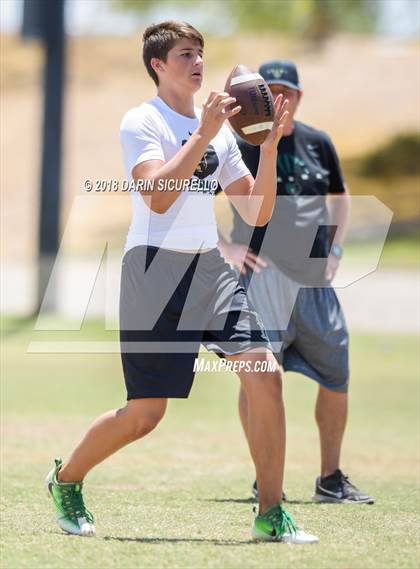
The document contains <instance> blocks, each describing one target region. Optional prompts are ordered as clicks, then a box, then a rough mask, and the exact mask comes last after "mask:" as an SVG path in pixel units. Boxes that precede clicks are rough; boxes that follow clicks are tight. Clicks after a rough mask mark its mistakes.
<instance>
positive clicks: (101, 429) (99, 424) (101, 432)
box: [57, 398, 167, 482]
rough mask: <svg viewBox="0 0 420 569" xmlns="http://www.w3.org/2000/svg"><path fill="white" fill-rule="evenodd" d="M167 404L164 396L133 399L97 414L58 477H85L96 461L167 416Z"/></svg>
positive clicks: (68, 480) (66, 480) (148, 429)
mask: <svg viewBox="0 0 420 569" xmlns="http://www.w3.org/2000/svg"><path fill="white" fill-rule="evenodd" d="M166 404H167V400H166V399H164V398H150V399H130V401H128V402H127V405H126V406H125V407H123V408H122V409H116V410H113V411H108V412H107V413H104V414H103V415H101V416H100V417H98V418H97V419H96V421H95V422H94V423H93V424H92V426H91V427H90V429H89V430H88V431H87V433H86V434H85V436H84V437H83V439H82V440H81V441H80V443H79V444H78V445H77V447H76V448H75V449H74V451H73V453H72V454H71V456H70V458H69V460H68V461H67V462H65V463H64V464H63V466H62V467H61V469H60V471H59V472H58V475H57V478H58V481H59V482H76V481H81V480H83V479H84V477H85V476H86V474H87V473H88V472H89V470H90V469H91V468H93V467H94V466H95V465H96V464H99V463H100V462H102V461H103V460H104V459H105V458H107V457H108V456H110V455H111V454H113V453H115V452H116V451H117V450H119V449H120V448H122V447H123V446H125V445H127V444H129V443H131V442H133V441H135V440H137V439H140V438H141V437H144V436H145V435H147V433H150V431H152V430H153V429H154V428H155V427H156V425H157V424H158V423H159V421H160V420H161V419H162V417H163V416H164V414H165V410H166Z"/></svg>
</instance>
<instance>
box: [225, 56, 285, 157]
mask: <svg viewBox="0 0 420 569" xmlns="http://www.w3.org/2000/svg"><path fill="white" fill-rule="evenodd" d="M225 91H226V92H227V93H229V95H230V96H231V97H235V98H236V101H237V102H236V103H235V104H234V105H232V106H236V105H241V111H240V112H239V113H238V114H236V115H235V116H233V117H232V118H231V119H229V122H230V124H231V125H232V128H233V130H234V131H235V132H236V133H237V134H239V136H240V137H241V138H243V139H244V140H246V141H247V142H249V144H252V145H254V146H258V145H259V144H262V143H263V142H264V140H265V139H266V138H267V135H268V133H269V132H270V130H271V127H272V126H273V115H274V100H273V96H272V94H271V91H270V89H269V87H268V85H267V83H266V82H265V81H264V79H263V78H262V77H261V75H260V74H259V73H254V72H253V71H251V70H250V69H249V68H248V67H246V66H245V65H236V66H235V67H234V68H233V69H232V72H231V73H230V75H229V77H228V78H227V81H226V86H225Z"/></svg>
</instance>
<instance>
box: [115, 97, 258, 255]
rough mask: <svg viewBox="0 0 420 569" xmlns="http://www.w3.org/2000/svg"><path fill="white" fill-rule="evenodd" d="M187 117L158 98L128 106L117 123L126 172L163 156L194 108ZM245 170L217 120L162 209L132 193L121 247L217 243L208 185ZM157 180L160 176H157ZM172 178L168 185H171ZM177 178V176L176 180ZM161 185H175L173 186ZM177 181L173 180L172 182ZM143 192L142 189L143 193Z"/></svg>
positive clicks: (173, 148)
mask: <svg viewBox="0 0 420 569" xmlns="http://www.w3.org/2000/svg"><path fill="white" fill-rule="evenodd" d="M195 111H196V117H194V118H190V117H186V116H184V115H180V114H179V113H177V112H175V111H174V110H172V109H171V108H170V107H169V106H168V105H167V104H166V103H165V102H164V101H163V100H162V99H160V98H159V97H155V98H154V99H152V100H151V101H149V102H148V103H143V104H142V105H140V106H139V107H135V108H133V109H130V110H129V111H128V112H127V113H126V114H125V116H124V118H123V120H122V123H121V128H120V140H121V145H122V150H123V157H124V164H125V170H126V176H127V178H128V179H129V180H132V171H133V168H134V167H135V166H137V165H138V164H141V163H142V162H146V161H147V160H163V161H164V162H167V161H169V160H170V159H171V158H172V157H173V156H174V155H175V154H176V153H177V152H178V151H179V149H180V148H181V147H182V145H183V144H185V142H186V141H187V140H188V139H189V137H190V136H191V134H192V133H193V132H194V131H195V130H196V128H197V127H198V124H199V119H200V110H199V109H196V110H195ZM248 174H249V170H248V168H247V167H246V166H245V164H244V163H243V161H242V157H241V153H240V151H239V149H238V146H237V144H236V141H235V138H234V136H233V135H232V133H231V131H230V129H229V127H228V126H227V125H223V127H222V128H221V129H220V131H219V132H218V134H217V136H216V137H215V138H214V139H213V140H211V141H210V144H209V145H208V147H207V149H206V152H205V153H204V155H203V157H202V159H201V161H200V163H199V165H198V167H197V169H196V170H195V172H194V174H193V176H192V178H191V180H190V181H188V182H187V187H185V186H184V190H183V191H181V195H180V196H179V197H178V198H177V199H176V200H175V202H174V203H173V204H172V206H171V207H170V208H169V209H168V210H167V211H166V212H165V213H163V214H159V213H155V212H153V211H152V210H151V209H150V208H149V207H148V205H147V203H146V201H147V198H146V200H145V199H143V197H142V195H141V194H140V193H132V205H133V210H132V219H131V225H130V229H129V231H128V235H127V241H126V246H125V251H128V250H129V249H131V248H133V247H136V246H137V245H153V246H155V247H163V248H166V249H183V250H195V251H197V250H199V249H207V248H213V247H216V246H217V241H218V237H217V226H216V217H215V213H214V203H213V201H214V191H215V189H216V188H217V184H218V183H219V184H220V186H221V187H222V189H224V188H226V187H227V186H229V184H231V183H232V182H234V181H235V180H238V179H239V178H242V177H243V176H246V175H248ZM161 182H162V183H164V182H165V181H164V180H162V181H161ZM174 182H175V181H173V182H172V186H171V187H172V188H175V187H176V186H175V183H174ZM180 183H183V182H178V184H180ZM168 187H169V186H167V187H166V188H163V186H162V191H163V189H165V191H177V190H176V189H172V190H168ZM178 187H179V186H178ZM143 195H144V194H143Z"/></svg>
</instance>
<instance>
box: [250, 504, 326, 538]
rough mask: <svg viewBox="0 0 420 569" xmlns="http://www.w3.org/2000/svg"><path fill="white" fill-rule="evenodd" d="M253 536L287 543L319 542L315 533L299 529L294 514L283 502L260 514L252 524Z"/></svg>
mask: <svg viewBox="0 0 420 569" xmlns="http://www.w3.org/2000/svg"><path fill="white" fill-rule="evenodd" d="M252 537H253V539H256V540H259V541H284V542H286V543H294V544H303V543H317V542H318V541H319V539H318V538H317V537H316V536H315V535H311V534H310V533H306V532H305V531H303V530H301V529H299V528H298V527H297V525H296V524H295V522H294V520H293V518H292V516H291V515H290V514H289V513H288V512H287V511H286V510H285V509H284V508H282V506H281V504H279V505H278V506H274V507H273V508H270V509H269V510H268V512H266V513H265V514H263V515H258V516H257V517H256V518H255V520H254V525H253V526H252Z"/></svg>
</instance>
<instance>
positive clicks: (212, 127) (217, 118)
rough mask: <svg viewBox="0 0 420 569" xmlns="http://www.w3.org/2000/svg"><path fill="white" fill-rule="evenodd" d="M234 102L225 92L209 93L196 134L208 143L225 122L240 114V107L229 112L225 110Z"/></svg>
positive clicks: (233, 98)
mask: <svg viewBox="0 0 420 569" xmlns="http://www.w3.org/2000/svg"><path fill="white" fill-rule="evenodd" d="M235 102H236V99H235V97H231V96H230V95H229V93H226V92H225V91H211V93H210V95H209V96H208V97H207V99H206V100H205V101H204V103H203V111H202V113H201V120H200V124H199V125H198V129H197V132H198V133H199V134H201V135H202V136H204V137H205V138H207V139H208V140H209V141H210V140H211V139H212V138H214V137H215V136H216V135H217V133H218V132H219V130H220V129H221V127H222V125H223V123H224V122H225V120H226V119H230V117H233V116H234V115H236V114H237V113H239V112H240V110H241V107H240V105H238V106H236V107H234V108H233V109H230V110H229V109H227V107H229V105H232V104H233V103H235Z"/></svg>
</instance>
